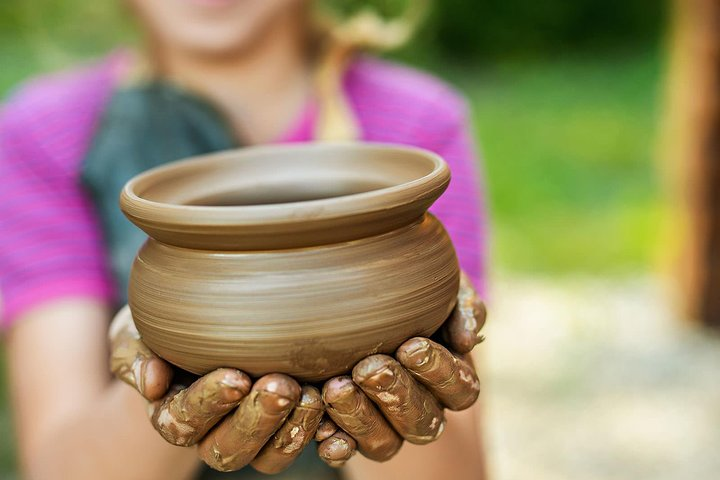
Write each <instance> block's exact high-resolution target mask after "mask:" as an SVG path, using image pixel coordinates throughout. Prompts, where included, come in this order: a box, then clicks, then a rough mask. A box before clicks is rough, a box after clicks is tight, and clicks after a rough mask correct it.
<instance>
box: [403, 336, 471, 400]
mask: <svg viewBox="0 0 720 480" xmlns="http://www.w3.org/2000/svg"><path fill="white" fill-rule="evenodd" d="M395 355H396V357H397V359H398V361H399V362H400V364H401V365H402V366H403V367H405V369H406V370H407V371H408V372H410V374H411V375H412V376H413V378H415V380H417V381H418V382H420V383H422V384H423V385H424V386H425V387H426V388H427V389H428V390H429V391H430V392H431V393H432V394H433V395H434V396H435V398H437V399H438V400H440V402H441V403H442V404H443V406H445V407H446V408H449V409H450V410H464V409H466V408H468V407H470V406H471V405H472V404H473V403H475V400H477V398H478V395H479V394H480V381H479V380H478V377H477V374H476V373H475V369H474V368H473V365H472V360H471V359H470V358H467V359H462V358H458V357H456V356H455V355H453V354H452V353H450V352H449V351H448V350H447V349H446V348H445V347H443V346H442V345H440V344H439V343H436V342H433V341H432V340H430V339H427V338H422V337H416V338H411V339H410V340H408V341H407V342H405V343H404V344H402V345H401V346H400V348H398V350H397V353H396V354H395Z"/></svg>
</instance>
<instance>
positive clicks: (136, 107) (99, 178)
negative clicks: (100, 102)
mask: <svg viewBox="0 0 720 480" xmlns="http://www.w3.org/2000/svg"><path fill="white" fill-rule="evenodd" d="M238 146H239V144H238V142H237V140H236V139H235V137H234V136H233V133H232V131H231V130H230V129H229V128H228V126H227V123H226V122H225V120H224V118H223V117H222V115H221V114H220V112H219V111H218V110H216V109H215V108H213V107H212V106H211V105H209V104H208V103H207V102H205V101H203V100H201V99H198V98H197V97H194V96H193V95H190V94H188V93H187V92H184V91H182V90H180V89H178V88H176V87H173V86H170V85H166V84H161V83H149V84H146V85H139V86H133V87H130V88H125V89H120V90H117V91H116V92H115V93H114V95H113V97H112V98H111V99H110V102H109V104H108V105H107V107H106V109H105V111H104V114H103V115H102V118H101V119H100V124H99V125H98V128H97V131H96V133H95V135H94V137H93V141H92V144H91V145H90V148H89V149H88V152H87V155H86V157H85V159H84V162H83V165H82V172H81V179H82V183H83V186H84V187H85V188H86V189H87V191H88V192H89V193H90V195H91V196H92V199H93V203H94V205H95V208H96V211H97V214H98V217H99V219H100V221H101V226H102V230H103V234H104V240H105V245H106V248H107V252H108V256H109V259H108V261H109V263H110V265H109V266H110V269H111V271H112V274H113V277H114V280H115V284H116V298H117V307H118V308H119V307H120V306H122V305H124V304H125V303H127V285H128V279H129V277H130V267H131V266H132V262H133V259H134V258H135V255H136V254H137V251H138V249H139V248H140V246H141V245H142V244H143V242H144V241H145V239H146V238H147V237H146V236H145V233H144V232H142V231H141V230H140V229H138V228H137V227H135V226H134V225H133V224H132V223H130V221H128V220H127V219H126V218H125V216H124V215H123V214H122V212H121V211H120V208H119V206H118V198H119V195H120V190H121V189H122V187H123V185H125V182H127V181H128V180H130V178H132V177H133V176H135V175H137V174H138V173H140V172H143V171H145V170H147V169H149V168H152V167H156V166H158V165H162V164H164V163H167V162H171V161H173V160H178V159H181V158H185V157H190V156H194V155H201V154H205V153H210V152H215V151H218V150H226V149H228V148H237V147H238ZM198 478H199V479H202V480H208V479H228V480H230V479H243V480H252V479H258V478H269V477H268V476H266V475H263V474H260V473H257V472H256V471H255V470H253V469H252V468H250V467H247V468H244V469H242V470H240V471H238V472H233V473H220V472H215V471H213V470H211V469H209V468H206V467H205V468H203V469H202V471H201V473H200V474H199V476H198ZM273 478H277V479H282V480H291V479H292V480H305V479H313V480H325V479H328V480H330V479H337V478H340V476H339V474H338V472H337V471H336V470H333V469H331V468H330V467H328V466H327V465H325V464H324V463H323V462H322V461H321V460H320V459H319V458H318V456H317V454H316V452H315V448H314V444H311V445H309V446H308V448H306V449H305V451H304V452H303V454H302V455H301V456H300V458H298V460H297V461H296V462H295V463H294V464H293V465H292V466H291V467H290V468H289V469H288V470H287V471H286V472H284V473H282V474H279V475H275V476H273Z"/></svg>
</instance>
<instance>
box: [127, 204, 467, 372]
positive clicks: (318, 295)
mask: <svg viewBox="0 0 720 480" xmlns="http://www.w3.org/2000/svg"><path fill="white" fill-rule="evenodd" d="M458 282H459V268H458V263H457V258H456V256H455V251H454V249H453V247H452V243H451V242H450V238H449V237H448V235H447V233H446V232H445V230H444V228H443V227H442V225H441V224H440V222H439V221H437V220H436V219H435V217H433V216H432V215H429V214H426V215H425V216H424V217H422V218H421V219H419V220H418V221H417V222H415V223H413V224H411V225H408V226H406V227H403V228H400V229H398V230H394V231H392V232H389V233H386V234H382V235H378V236H374V237H369V238H364V239H359V240H354V241H350V242H345V243H341V244H334V245H323V246H318V247H311V248H299V249H288V250H268V251H248V252H224V251H222V252H221V251H211V250H192V249H185V248H177V247H172V246H169V245H166V244H163V243H160V242H157V241H155V240H152V239H150V240H148V242H147V243H146V244H145V245H144V246H143V248H142V249H141V250H140V252H139V253H138V257H137V258H136V260H135V263H134V265H133V269H132V274H131V278H130V286H129V303H130V308H131V310H132V314H133V318H134V320H135V324H136V325H137V327H138V330H139V331H140V334H141V335H142V338H143V341H144V342H145V343H146V344H147V345H148V346H149V347H150V348H151V349H152V350H153V351H154V352H155V353H157V354H158V355H160V356H161V357H163V358H164V359H166V360H167V361H169V362H171V363H173V364H175V365H177V366H179V367H180V368H183V369H185V370H189V371H191V372H193V373H197V374H202V373H206V372H208V371H210V370H213V369H215V368H219V367H234V368H238V369H240V370H243V371H245V372H247V373H248V374H250V375H253V376H259V375H263V374H266V373H270V372H282V373H286V374H288V375H292V376H294V377H295V378H298V379H300V380H305V381H320V380H325V379H327V378H330V377H332V376H334V375H338V374H342V373H346V372H348V371H349V370H350V369H351V368H352V367H353V366H354V365H355V363H357V361H358V360H360V359H362V358H364V357H366V356H367V355H369V354H373V353H392V352H394V350H395V349H396V348H397V347H398V346H399V345H400V344H401V343H402V342H404V341H405V340H407V339H408V338H410V337H413V336H418V335H420V336H428V335H431V334H432V333H433V332H434V331H435V330H437V328H438V327H439V326H440V325H441V324H442V323H443V321H444V320H445V319H446V318H447V316H448V315H449V314H450V311H451V310H452V308H453V306H454V305H455V297H456V295H457V289H458Z"/></svg>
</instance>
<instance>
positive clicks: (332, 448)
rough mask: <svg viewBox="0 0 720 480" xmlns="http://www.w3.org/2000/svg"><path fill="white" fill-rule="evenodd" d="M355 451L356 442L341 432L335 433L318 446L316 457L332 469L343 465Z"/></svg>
mask: <svg viewBox="0 0 720 480" xmlns="http://www.w3.org/2000/svg"><path fill="white" fill-rule="evenodd" d="M356 451H357V442H356V441H355V439H354V438H352V437H351V436H350V435H348V434H347V433H345V432H343V431H342V430H341V431H338V432H335V433H334V434H333V435H332V436H330V437H329V438H327V439H325V440H324V441H322V442H320V444H319V445H318V456H319V457H320V458H321V459H322V461H323V462H325V463H327V464H328V465H330V466H331V467H333V468H339V467H342V466H343V465H345V462H347V461H348V460H350V458H352V456H353V455H355V452H356Z"/></svg>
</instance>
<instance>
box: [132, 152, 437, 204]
mask: <svg viewBox="0 0 720 480" xmlns="http://www.w3.org/2000/svg"><path fill="white" fill-rule="evenodd" d="M413 153H414V152H406V151H403V150H385V151H383V150H380V151H378V150H375V151H368V150H363V149H359V150H354V149H347V150H345V151H343V152H342V154H340V155H338V152H337V151H333V150H322V149H320V150H302V149H298V150H277V151H274V152H273V153H272V154H266V153H264V152H262V151H260V152H257V153H256V154H255V155H253V156H248V157H246V158H242V159H237V158H230V157H223V156H218V157H213V156H210V157H208V158H207V159H206V160H205V162H199V163H195V164H185V165H182V164H180V165H178V166H179V167H185V168H178V169H176V170H166V171H165V172H160V173H162V174H161V175H156V176H155V178H154V179H153V180H154V181H152V182H148V183H146V185H144V188H143V191H142V192H138V193H139V194H140V196H141V197H143V198H145V199H146V200H150V201H153V202H158V203H166V204H174V205H187V206H208V207H238V206H250V205H273V204H284V203H296V202H306V201H313V200H324V199H329V198H337V197H343V196H347V195H355V194H360V193H368V192H373V191H376V190H381V189H385V188H389V187H394V186H399V185H403V184H405V183H408V182H412V181H413V180H417V179H420V178H422V177H425V176H427V175H430V174H431V173H432V172H433V170H434V169H435V168H436V167H437V165H436V163H435V162H433V161H432V160H431V159H427V158H424V157H422V156H418V155H416V154H413Z"/></svg>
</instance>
